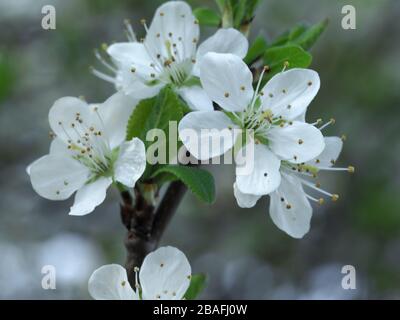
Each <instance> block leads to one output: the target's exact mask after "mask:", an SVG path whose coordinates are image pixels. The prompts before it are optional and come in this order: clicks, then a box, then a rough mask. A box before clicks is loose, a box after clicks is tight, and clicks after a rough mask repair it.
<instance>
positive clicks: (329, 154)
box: [307, 137, 343, 168]
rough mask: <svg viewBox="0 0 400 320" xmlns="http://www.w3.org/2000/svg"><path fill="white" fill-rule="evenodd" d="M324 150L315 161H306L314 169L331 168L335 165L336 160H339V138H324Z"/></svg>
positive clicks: (340, 149)
mask: <svg viewBox="0 0 400 320" xmlns="http://www.w3.org/2000/svg"><path fill="white" fill-rule="evenodd" d="M324 140H325V148H324V151H322V153H321V154H320V155H318V156H317V157H316V158H315V159H313V160H311V161H308V162H307V164H310V165H312V166H315V167H325V168H326V167H331V166H333V165H334V164H335V162H336V160H337V158H339V155H340V152H341V151H342V147H343V141H342V139H340V138H339V137H324Z"/></svg>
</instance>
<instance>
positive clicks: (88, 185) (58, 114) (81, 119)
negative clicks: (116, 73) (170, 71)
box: [27, 93, 146, 215]
mask: <svg viewBox="0 0 400 320" xmlns="http://www.w3.org/2000/svg"><path fill="white" fill-rule="evenodd" d="M136 103H137V101H136V100H133V99H132V98H130V97H128V96H125V95H124V94H122V93H116V94H114V95H113V96H111V97H110V98H109V99H108V100H106V101H105V102H104V103H102V104H92V105H89V104H87V103H86V102H85V101H82V100H81V99H79V98H75V97H64V98H60V99H58V100H57V101H56V102H55V103H54V105H53V106H52V107H51V109H50V112H49V122H50V127H51V129H52V132H53V134H54V139H53V141H52V143H51V145H50V152H49V154H48V155H45V156H43V157H41V158H39V159H38V160H36V161H35V162H33V163H32V164H31V165H30V166H29V167H28V168H27V172H28V174H29V175H30V179H31V183H32V186H33V189H34V190H35V191H36V192H37V193H38V194H39V195H40V196H42V197H44V198H46V199H49V200H65V199H67V198H69V197H70V196H71V195H72V194H73V193H74V192H75V191H77V192H76V194H75V201H74V204H73V206H72V207H71V209H70V212H69V214H71V215H85V214H88V213H90V212H92V211H93V210H94V208H95V207H96V206H98V205H99V204H101V203H102V202H103V201H104V199H105V197H106V191H107V189H108V187H109V186H110V185H111V184H112V183H113V182H116V183H121V184H123V185H125V186H126V187H133V186H134V185H135V183H136V181H137V180H138V179H139V178H140V176H141V175H142V174H143V172H144V169H145V166H146V154H145V147H144V144H143V142H142V141H141V140H140V139H137V138H134V139H132V140H131V141H125V130H126V125H127V121H128V119H129V115H130V114H131V112H132V110H133V108H134V107H135V105H136Z"/></svg>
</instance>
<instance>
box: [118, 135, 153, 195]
mask: <svg viewBox="0 0 400 320" xmlns="http://www.w3.org/2000/svg"><path fill="white" fill-rule="evenodd" d="M145 169H146V150H145V146H144V143H143V142H142V140H140V139H139V138H133V139H132V140H130V141H127V142H124V143H123V144H122V145H121V148H120V151H119V155H118V159H117V161H116V162H115V171H114V178H115V180H117V181H118V182H121V183H122V184H123V185H125V186H127V187H130V188H133V187H134V186H135V183H136V181H137V180H139V178H140V177H141V176H142V174H143V172H144V170H145Z"/></svg>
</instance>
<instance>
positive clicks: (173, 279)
mask: <svg viewBox="0 0 400 320" xmlns="http://www.w3.org/2000/svg"><path fill="white" fill-rule="evenodd" d="M191 272H192V271H191V268H190V264H189V261H188V260H187V259H186V256H185V255H184V254H183V252H182V251H180V250H178V249H176V248H174V247H161V248H159V249H157V250H156V251H154V252H151V253H150V254H148V255H147V256H146V258H145V259H144V261H143V264H142V267H141V268H140V273H139V279H140V285H141V287H142V296H143V299H144V300H155V299H161V300H180V299H182V298H183V296H184V294H185V293H186V291H187V289H188V288H189V285H190V278H191Z"/></svg>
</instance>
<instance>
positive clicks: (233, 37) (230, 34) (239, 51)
mask: <svg viewBox="0 0 400 320" xmlns="http://www.w3.org/2000/svg"><path fill="white" fill-rule="evenodd" d="M248 48H249V42H248V41H247V38H246V37H245V36H244V35H243V34H242V33H241V32H239V31H238V30H236V29H233V28H228V29H219V30H218V31H217V32H216V33H215V34H214V35H212V36H211V37H209V38H208V39H206V40H205V41H203V42H202V43H201V45H200V46H199V48H198V49H197V55H196V64H195V66H194V69H195V70H194V71H193V73H194V74H196V75H199V71H198V66H199V64H200V62H201V60H202V59H203V57H204V55H205V54H206V53H208V52H216V53H232V54H234V55H236V56H238V57H239V58H244V57H245V55H246V54H247V50H248ZM196 69H197V70H196Z"/></svg>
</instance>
